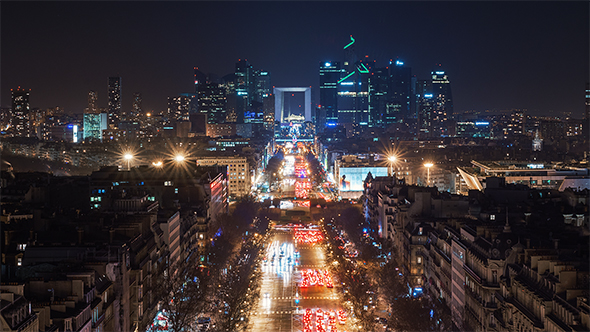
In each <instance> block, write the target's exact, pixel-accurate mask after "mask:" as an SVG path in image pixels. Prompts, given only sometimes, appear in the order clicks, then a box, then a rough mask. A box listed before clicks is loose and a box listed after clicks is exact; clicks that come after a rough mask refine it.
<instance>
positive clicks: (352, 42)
mask: <svg viewBox="0 0 590 332" xmlns="http://www.w3.org/2000/svg"><path fill="white" fill-rule="evenodd" d="M350 40H351V42H350V43H349V44H347V45H346V46H344V49H347V48H348V47H349V46H350V45H352V44H354V38H352V35H350Z"/></svg>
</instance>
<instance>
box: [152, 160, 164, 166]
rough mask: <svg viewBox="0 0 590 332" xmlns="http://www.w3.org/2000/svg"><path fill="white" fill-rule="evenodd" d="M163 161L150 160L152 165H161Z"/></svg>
mask: <svg viewBox="0 0 590 332" xmlns="http://www.w3.org/2000/svg"><path fill="white" fill-rule="evenodd" d="M162 165H163V163H162V161H161V160H158V161H154V162H152V166H154V167H162Z"/></svg>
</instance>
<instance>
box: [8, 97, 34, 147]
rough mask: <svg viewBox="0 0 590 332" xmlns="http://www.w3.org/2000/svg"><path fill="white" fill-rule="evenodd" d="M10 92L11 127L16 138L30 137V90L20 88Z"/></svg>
mask: <svg viewBox="0 0 590 332" xmlns="http://www.w3.org/2000/svg"><path fill="white" fill-rule="evenodd" d="M11 92H12V127H13V128H14V131H15V134H16V135H18V136H30V134H31V133H30V132H31V128H29V120H28V119H29V113H30V104H29V97H30V94H31V90H30V89H29V90H25V89H21V88H20V86H19V87H18V88H17V89H16V90H14V89H11Z"/></svg>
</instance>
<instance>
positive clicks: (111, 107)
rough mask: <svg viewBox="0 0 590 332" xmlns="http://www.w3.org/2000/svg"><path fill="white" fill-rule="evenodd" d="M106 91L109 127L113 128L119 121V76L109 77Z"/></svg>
mask: <svg viewBox="0 0 590 332" xmlns="http://www.w3.org/2000/svg"><path fill="white" fill-rule="evenodd" d="M108 92H109V93H108V95H109V103H108V112H109V128H110V129H115V128H117V127H118V125H119V121H121V77H109V82H108Z"/></svg>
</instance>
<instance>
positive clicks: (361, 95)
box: [338, 36, 375, 126]
mask: <svg viewBox="0 0 590 332" xmlns="http://www.w3.org/2000/svg"><path fill="white" fill-rule="evenodd" d="M354 43H355V40H354V38H353V37H352V36H350V42H349V43H348V44H346V45H345V46H344V52H345V59H346V60H345V61H344V64H343V68H344V72H343V73H342V75H343V76H342V78H340V80H338V85H339V86H338V122H339V123H340V124H345V123H352V124H355V125H360V126H366V125H368V121H369V98H368V97H369V87H368V85H369V84H368V83H369V76H370V73H371V70H372V68H373V67H374V66H375V61H371V60H369V59H368V56H366V57H365V58H363V59H361V60H357V56H356V53H355V52H354V46H353V45H354Z"/></svg>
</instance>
